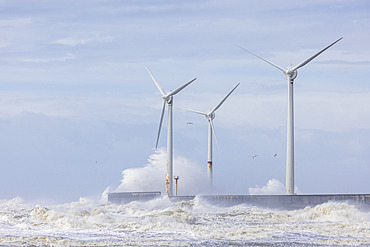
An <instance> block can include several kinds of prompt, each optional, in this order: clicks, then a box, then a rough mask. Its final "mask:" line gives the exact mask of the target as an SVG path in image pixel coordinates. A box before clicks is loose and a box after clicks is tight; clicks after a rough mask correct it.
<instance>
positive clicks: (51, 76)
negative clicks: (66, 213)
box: [0, 0, 370, 202]
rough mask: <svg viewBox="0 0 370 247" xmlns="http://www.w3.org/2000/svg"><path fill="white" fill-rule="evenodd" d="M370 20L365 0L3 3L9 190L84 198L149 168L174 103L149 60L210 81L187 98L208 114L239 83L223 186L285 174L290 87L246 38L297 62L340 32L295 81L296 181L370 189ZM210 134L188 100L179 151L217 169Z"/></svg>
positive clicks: (171, 84)
mask: <svg viewBox="0 0 370 247" xmlns="http://www.w3.org/2000/svg"><path fill="white" fill-rule="evenodd" d="M369 30H370V2H369V1H366V0H363V1H357V0H354V1H344V0H336V1H330V0H327V1H321V0H313V1H296V0H294V1H266V0H258V1H257V0H256V1H242V0H231V1H218V0H215V1H195V0H190V1H168V0H167V1H166V0H162V1H161V0H158V1H156V0H155V1H152V0H151V1H127V0H124V1H116V0H90V1H80V0H73V1H70V0H66V1H54V0H51V1H50V0H32V1H27V2H25V1H19V0H3V1H0V150H1V151H0V154H1V162H0V168H1V173H0V188H1V189H0V199H11V198H14V197H21V198H23V199H25V200H29V201H42V200H45V201H54V202H68V201H73V200H78V198H80V197H84V196H96V195H100V194H101V193H102V192H103V191H104V190H105V189H106V188H107V187H110V188H116V187H118V186H119V185H120V183H121V180H122V172H123V171H124V170H126V169H141V168H144V167H146V166H147V165H148V164H149V163H150V161H148V160H150V157H152V156H153V155H155V154H156V153H157V154H158V151H156V150H155V149H154V146H155V141H156V136H157V130H158V124H159V118H160V111H161V107H162V99H161V95H160V93H159V91H158V89H157V88H156V86H155V84H154V83H153V81H152V79H151V78H150V76H149V75H148V73H147V71H146V69H145V66H148V68H149V69H150V70H151V72H152V73H153V75H154V76H155V78H156V79H157V81H158V82H159V83H160V85H161V86H162V87H163V88H164V90H165V91H171V90H173V89H175V88H177V87H179V86H180V85H182V84H184V83H186V82H188V81H190V80H192V79H193V78H197V80H196V81H195V82H193V83H192V84H191V85H189V86H188V87H187V88H185V89H184V90H183V91H181V92H180V93H179V94H178V95H176V96H175V98H174V105H175V106H179V107H186V108H192V109H196V110H200V111H207V110H209V109H211V108H213V107H214V106H215V105H216V104H217V103H218V102H219V101H220V100H221V99H222V98H223V97H224V96H225V95H226V94H227V93H228V92H229V91H230V90H231V89H232V88H233V87H234V86H235V85H236V84H237V83H240V85H239V87H238V88H237V89H236V90H235V91H234V93H233V94H232V95H231V96H230V97H229V98H228V99H227V101H226V102H225V103H224V104H223V105H222V107H221V108H220V109H219V110H218V111H217V112H216V118H215V119H214V124H215V130H216V134H217V139H218V142H219V146H220V150H217V148H216V147H214V157H213V158H214V161H213V164H214V186H215V188H217V191H218V192H219V193H228V194H229V193H230V194H248V193H249V191H250V190H249V189H250V188H254V187H259V188H262V187H263V186H265V185H266V184H268V182H269V181H280V182H282V183H283V184H285V152H286V119H287V82H286V80H285V78H284V75H283V73H282V72H281V71H279V70H277V69H276V68H274V67H272V66H271V65H269V64H267V63H265V62H263V61H261V60H259V59H257V58H256V57H254V56H252V55H250V54H249V53H247V52H245V51H243V50H241V49H240V48H238V47H237V46H236V45H240V46H242V47H244V48H246V49H248V50H251V51H253V52H254V53H256V54H258V55H260V56H262V57H264V58H266V59H268V60H269V61H271V62H273V63H275V64H277V65H279V66H281V67H286V66H290V65H293V66H294V65H296V64H298V63H300V62H302V61H304V60H305V59H307V58H308V57H310V56H311V55H313V54H314V53H316V52H317V51H319V50H321V49H323V48H324V47H325V46H327V45H329V44H330V43H332V42H334V41H335V40H337V39H338V38H340V37H343V39H342V40H341V41H340V42H338V43H337V44H335V45H334V46H333V47H331V48H330V49H329V50H327V51H326V52H324V53H323V54H321V55H320V56H319V57H317V58H316V59H315V60H313V61H311V62H310V63H309V64H307V65H306V66H304V67H303V68H301V69H299V71H298V76H297V78H296V80H295V84H294V104H295V105H294V108H295V185H296V186H297V187H298V189H299V192H300V193H302V194H311V193H319V194H324V193H369V192H370V183H369V179H368V178H369V177H370V155H369V150H370V110H369V106H370V79H369V78H370V75H369V74H370V32H369ZM188 122H192V123H193V124H187V123H188ZM166 126H167V120H166V118H165V119H164V125H163V129H162V133H161V137H160V141H159V148H160V149H161V150H162V152H163V150H165V148H166ZM207 131H208V130H207V121H206V119H205V118H204V117H202V116H200V115H197V114H193V113H190V112H184V111H181V110H180V109H178V108H175V109H174V154H175V156H176V158H175V161H176V159H180V160H181V159H183V160H186V161H189V162H191V163H192V164H194V165H193V166H195V167H197V171H199V169H200V170H202V169H203V168H204V171H205V170H206V162H207V133H208V132H207ZM275 154H277V156H276V157H274V155H275ZM254 155H258V156H257V157H256V158H255V159H253V158H252V157H253V156H254ZM174 167H176V162H175V163H174ZM175 169H176V168H175ZM177 175H179V176H180V182H181V178H182V176H183V174H177ZM142 179H143V180H145V179H146V177H145V176H143V178H142ZM139 182H141V181H139ZM164 186H165V182H164V180H163V187H164ZM188 193H191V191H190V192H188Z"/></svg>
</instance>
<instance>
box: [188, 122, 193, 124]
mask: <svg viewBox="0 0 370 247" xmlns="http://www.w3.org/2000/svg"><path fill="white" fill-rule="evenodd" d="M186 124H194V123H192V122H187V123H186Z"/></svg>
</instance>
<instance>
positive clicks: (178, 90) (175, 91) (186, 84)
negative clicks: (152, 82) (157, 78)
mask: <svg viewBox="0 0 370 247" xmlns="http://www.w3.org/2000/svg"><path fill="white" fill-rule="evenodd" d="M196 79H197V78H194V79H193V80H191V81H189V82H188V83H185V84H184V85H182V86H181V87H179V88H178V89H176V90H173V91H172V92H170V93H169V94H168V97H169V96H173V95H175V94H177V93H178V92H180V91H181V90H183V89H184V88H185V87H186V86H188V85H189V84H190V83H192V82H193V81H195V80H196Z"/></svg>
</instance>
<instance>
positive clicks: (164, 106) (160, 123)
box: [155, 100, 166, 148]
mask: <svg viewBox="0 0 370 247" xmlns="http://www.w3.org/2000/svg"><path fill="white" fill-rule="evenodd" d="M165 108H166V100H163V107H162V112H161V119H160V120H159V128H158V135H157V142H156V144H155V148H158V142H159V136H160V134H161V128H162V122H163V115H164V109H165Z"/></svg>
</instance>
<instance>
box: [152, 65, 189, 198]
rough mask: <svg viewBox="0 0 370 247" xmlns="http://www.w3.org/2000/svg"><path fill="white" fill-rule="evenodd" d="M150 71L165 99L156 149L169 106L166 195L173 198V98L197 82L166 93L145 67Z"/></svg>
mask: <svg viewBox="0 0 370 247" xmlns="http://www.w3.org/2000/svg"><path fill="white" fill-rule="evenodd" d="M145 68H146V70H147V71H148V73H149V75H150V76H151V77H152V79H153V81H154V83H155V85H156V86H157V88H158V90H159V92H161V94H162V99H163V107H162V112H161V119H160V121H159V128H158V135H157V142H156V144H155V148H157V147H158V141H159V136H160V134H161V128H162V121H163V115H164V111H165V108H166V103H167V105H168V128H167V131H168V132H167V174H166V193H167V195H168V196H173V138H172V132H173V131H172V122H173V121H172V106H173V96H174V95H175V94H177V93H178V92H180V91H181V90H182V89H184V88H185V87H186V86H188V85H189V84H190V83H192V82H193V81H195V80H196V78H194V79H193V80H191V81H189V82H188V83H186V84H184V85H182V86H181V87H179V88H177V89H175V90H173V91H171V92H169V93H165V92H164V90H163V89H162V88H161V86H160V85H159V84H158V82H157V81H156V79H155V78H154V76H153V75H152V73H151V72H150V70H149V69H148V67H145Z"/></svg>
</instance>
